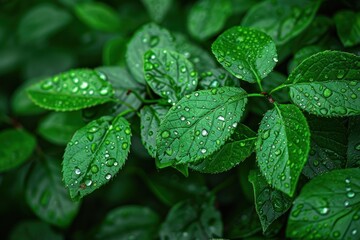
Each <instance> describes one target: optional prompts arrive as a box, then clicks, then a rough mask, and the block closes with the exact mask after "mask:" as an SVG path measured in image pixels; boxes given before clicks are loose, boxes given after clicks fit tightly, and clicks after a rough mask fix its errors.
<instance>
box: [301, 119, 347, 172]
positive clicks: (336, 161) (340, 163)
mask: <svg viewBox="0 0 360 240" xmlns="http://www.w3.org/2000/svg"><path fill="white" fill-rule="evenodd" d="M307 122H308V124H309V127H310V131H311V141H310V153H309V157H308V160H307V163H306V165H305V166H304V169H303V174H304V175H305V176H307V177H308V178H314V177H316V176H318V175H321V174H323V173H325V172H329V171H331V170H333V169H339V168H342V167H344V166H345V163H346V145H347V136H346V128H345V127H344V126H343V125H342V123H340V122H339V121H338V120H337V119H324V118H319V117H315V116H313V115H310V116H308V117H307Z"/></svg>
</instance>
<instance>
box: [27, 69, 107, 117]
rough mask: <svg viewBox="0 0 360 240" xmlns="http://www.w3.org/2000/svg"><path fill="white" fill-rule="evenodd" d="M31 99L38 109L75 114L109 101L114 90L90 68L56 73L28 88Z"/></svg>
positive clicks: (102, 77)
mask: <svg viewBox="0 0 360 240" xmlns="http://www.w3.org/2000/svg"><path fill="white" fill-rule="evenodd" d="M28 94H29V96H30V98H31V100H32V101H33V102H34V103H36V104H37V105H39V106H40V107H43V108H46V109H51V110H56V111H74V110H78V109H82V108H87V107H91V106H94V105H98V104H102V103H105V102H109V101H112V100H113V99H112V96H113V88H112V86H111V84H110V83H109V82H108V81H106V80H104V76H102V75H99V74H98V73H97V72H96V71H94V70H90V69H76V70H70V71H68V72H64V73H61V74H58V75H56V76H54V77H52V78H48V79H46V80H43V81H41V82H39V83H37V84H35V85H32V86H31V87H29V88H28Z"/></svg>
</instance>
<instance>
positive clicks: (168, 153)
mask: <svg viewBox="0 0 360 240" xmlns="http://www.w3.org/2000/svg"><path fill="white" fill-rule="evenodd" d="M173 152H174V151H173V150H172V148H167V149H166V151H165V153H166V154H167V155H169V156H171V155H172V154H173Z"/></svg>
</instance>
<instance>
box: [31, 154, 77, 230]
mask: <svg viewBox="0 0 360 240" xmlns="http://www.w3.org/2000/svg"><path fill="white" fill-rule="evenodd" d="M25 197H26V202H27V203H28V204H29V206H30V207H31V209H32V210H33V212H34V213H35V214H36V215H37V216H39V217H40V218H41V219H42V220H44V221H45V222H48V223H50V224H54V225H56V226H58V227H63V228H65V227H67V226H69V225H70V223H71V222H72V220H73V219H74V218H75V216H76V215H77V212H78V210H79V206H80V204H79V202H73V201H71V199H70V198H69V195H68V193H67V191H66V188H65V187H64V185H63V182H62V179H61V166H60V162H59V161H57V160H56V159H52V158H49V157H46V158H45V159H41V160H40V161H37V162H35V166H33V168H32V169H31V170H30V172H29V175H28V178H27V181H26V189H25Z"/></svg>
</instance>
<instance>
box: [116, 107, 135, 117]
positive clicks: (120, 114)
mask: <svg viewBox="0 0 360 240" xmlns="http://www.w3.org/2000/svg"><path fill="white" fill-rule="evenodd" d="M132 112H136V109H128V110H125V111H123V112H121V113H119V114H118V115H117V117H122V116H124V115H126V114H129V113H132Z"/></svg>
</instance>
